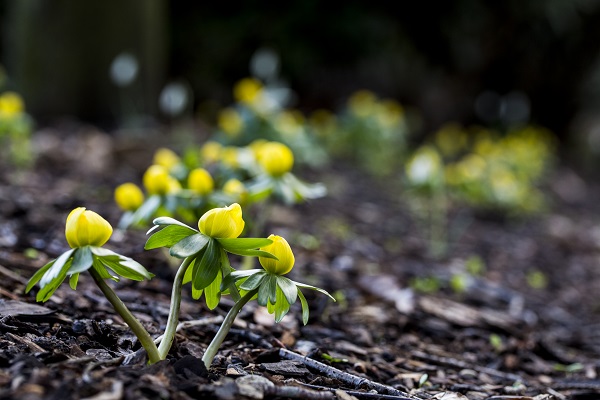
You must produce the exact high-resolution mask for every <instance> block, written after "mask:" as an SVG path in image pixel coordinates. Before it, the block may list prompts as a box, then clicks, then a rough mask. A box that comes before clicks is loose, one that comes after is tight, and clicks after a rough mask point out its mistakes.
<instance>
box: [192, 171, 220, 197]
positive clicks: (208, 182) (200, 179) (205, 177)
mask: <svg viewBox="0 0 600 400" xmlns="http://www.w3.org/2000/svg"><path fill="white" fill-rule="evenodd" d="M214 186H215V182H214V181H213V178H212V176H211V175H210V173H209V172H208V171H207V170H205V169H204V168H196V169H193V170H192V171H190V174H189V176H188V188H189V189H190V190H192V191H194V192H195V193H198V194H199V195H201V196H204V195H207V194H209V193H210V192H212V191H213V188H214Z"/></svg>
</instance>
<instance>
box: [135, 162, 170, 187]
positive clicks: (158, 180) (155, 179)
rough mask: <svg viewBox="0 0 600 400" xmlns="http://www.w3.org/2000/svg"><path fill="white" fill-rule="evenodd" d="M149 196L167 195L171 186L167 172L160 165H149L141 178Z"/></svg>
mask: <svg viewBox="0 0 600 400" xmlns="http://www.w3.org/2000/svg"><path fill="white" fill-rule="evenodd" d="M142 181H143V182H144V187H145V188H146V190H147V191H148V193H149V194H167V193H168V192H169V191H170V190H169V189H170V186H172V185H173V182H172V178H171V177H170V176H169V171H167V169H166V168H165V167H163V166H162V165H151V166H150V167H149V168H148V169H147V170H146V172H145V173H144V177H143V178H142Z"/></svg>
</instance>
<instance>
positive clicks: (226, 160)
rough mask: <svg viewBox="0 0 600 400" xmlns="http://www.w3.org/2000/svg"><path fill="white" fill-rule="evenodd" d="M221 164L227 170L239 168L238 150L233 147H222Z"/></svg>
mask: <svg viewBox="0 0 600 400" xmlns="http://www.w3.org/2000/svg"><path fill="white" fill-rule="evenodd" d="M221 162H222V163H223V164H224V165H226V166H228V167H229V168H233V169H235V168H238V167H239V166H240V159H239V154H238V148H237V147H234V146H227V147H224V148H223V151H221Z"/></svg>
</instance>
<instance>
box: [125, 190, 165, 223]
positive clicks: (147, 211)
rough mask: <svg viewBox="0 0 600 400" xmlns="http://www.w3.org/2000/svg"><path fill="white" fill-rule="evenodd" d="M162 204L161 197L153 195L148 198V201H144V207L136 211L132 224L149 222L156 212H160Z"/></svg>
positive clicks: (132, 217)
mask: <svg viewBox="0 0 600 400" xmlns="http://www.w3.org/2000/svg"><path fill="white" fill-rule="evenodd" d="M160 203H161V199H160V196H158V195H153V196H150V197H148V198H147V199H146V201H144V203H142V205H141V206H140V207H139V208H138V209H137V210H135V211H134V213H133V215H132V216H131V222H130V223H131V224H137V223H139V222H142V221H148V220H149V219H150V218H152V216H153V215H154V213H155V212H156V210H158V207H160Z"/></svg>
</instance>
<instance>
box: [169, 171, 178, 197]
mask: <svg viewBox="0 0 600 400" xmlns="http://www.w3.org/2000/svg"><path fill="white" fill-rule="evenodd" d="M180 190H181V183H179V181H178V180H177V179H175V178H173V177H172V176H171V175H169V176H168V177H167V194H170V193H177V192H179V191H180Z"/></svg>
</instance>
